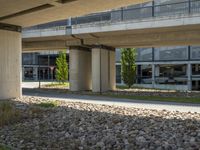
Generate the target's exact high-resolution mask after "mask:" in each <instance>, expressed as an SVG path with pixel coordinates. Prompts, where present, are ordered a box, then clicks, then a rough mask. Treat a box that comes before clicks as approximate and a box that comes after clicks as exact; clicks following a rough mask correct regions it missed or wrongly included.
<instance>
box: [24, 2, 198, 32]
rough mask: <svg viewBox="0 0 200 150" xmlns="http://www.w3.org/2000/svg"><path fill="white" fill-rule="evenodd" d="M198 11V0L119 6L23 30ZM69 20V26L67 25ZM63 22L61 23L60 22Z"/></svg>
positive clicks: (57, 28) (59, 28)
mask: <svg viewBox="0 0 200 150" xmlns="http://www.w3.org/2000/svg"><path fill="white" fill-rule="evenodd" d="M196 13H200V0H186V1H184V2H178V3H169V4H160V5H154V3H152V6H142V7H138V8H121V9H120V10H112V11H108V12H101V13H96V14H91V15H87V16H83V17H77V18H72V19H71V21H69V20H66V25H62V26H61V27H60V26H59V25H58V26H57V25H55V26H54V27H49V26H48V24H47V28H46V29H45V27H44V25H43V26H42V28H41V29H40V27H39V28H37V29H34V28H33V29H30V30H25V32H34V31H37V30H38V32H42V31H48V30H51V31H52V30H55V31H56V30H63V28H64V30H66V33H68V32H67V30H69V28H71V26H73V25H82V24H89V23H101V22H123V21H129V20H140V19H145V18H155V17H164V16H176V15H186V14H196ZM68 22H71V26H69V25H67V24H68ZM62 24H63V23H62Z"/></svg>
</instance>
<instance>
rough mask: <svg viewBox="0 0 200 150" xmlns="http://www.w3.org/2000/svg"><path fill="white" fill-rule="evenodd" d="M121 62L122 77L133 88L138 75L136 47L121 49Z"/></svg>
mask: <svg viewBox="0 0 200 150" xmlns="http://www.w3.org/2000/svg"><path fill="white" fill-rule="evenodd" d="M121 55H122V56H121V64H122V71H121V74H122V79H123V81H124V83H125V84H126V85H127V86H128V87H129V88H131V86H132V85H133V84H134V82H135V76H136V65H135V59H136V49H134V48H123V49H121Z"/></svg>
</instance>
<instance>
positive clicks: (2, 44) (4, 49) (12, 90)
mask: <svg viewBox="0 0 200 150" xmlns="http://www.w3.org/2000/svg"><path fill="white" fill-rule="evenodd" d="M21 43H22V42H21V33H19V32H14V31H7V30H1V29H0V99H10V98H18V97H21V95H22V92H21V91H22V90H21V49H22V48H21V45H22V44H21Z"/></svg>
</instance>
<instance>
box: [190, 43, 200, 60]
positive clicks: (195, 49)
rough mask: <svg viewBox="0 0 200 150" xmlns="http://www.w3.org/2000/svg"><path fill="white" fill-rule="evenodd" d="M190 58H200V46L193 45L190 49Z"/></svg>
mask: <svg viewBox="0 0 200 150" xmlns="http://www.w3.org/2000/svg"><path fill="white" fill-rule="evenodd" d="M190 56H191V57H190V58H191V59H192V60H197V59H199V60H200V46H192V47H191V51H190Z"/></svg>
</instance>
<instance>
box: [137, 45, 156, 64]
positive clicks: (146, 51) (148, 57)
mask: <svg viewBox="0 0 200 150" xmlns="http://www.w3.org/2000/svg"><path fill="white" fill-rule="evenodd" d="M152 52H153V49H152V48H138V49H137V57H136V60H137V61H152V58H153V53H152Z"/></svg>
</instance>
